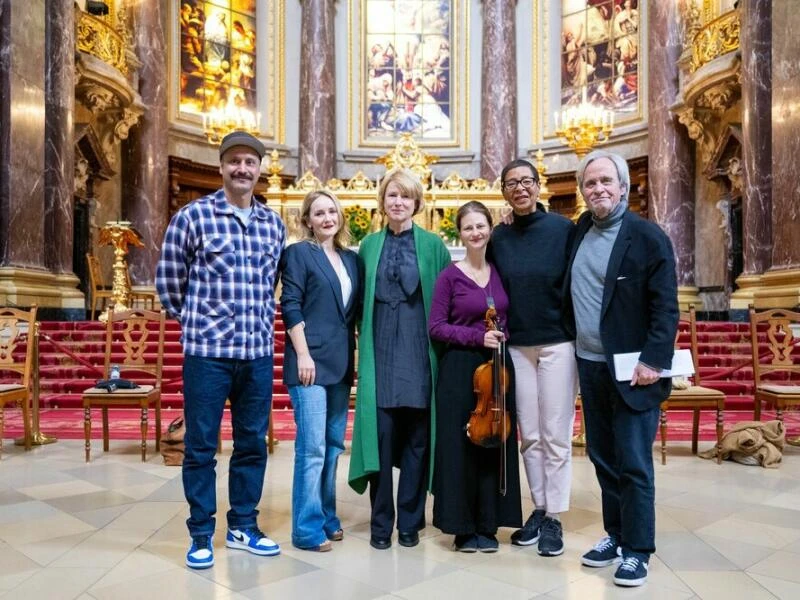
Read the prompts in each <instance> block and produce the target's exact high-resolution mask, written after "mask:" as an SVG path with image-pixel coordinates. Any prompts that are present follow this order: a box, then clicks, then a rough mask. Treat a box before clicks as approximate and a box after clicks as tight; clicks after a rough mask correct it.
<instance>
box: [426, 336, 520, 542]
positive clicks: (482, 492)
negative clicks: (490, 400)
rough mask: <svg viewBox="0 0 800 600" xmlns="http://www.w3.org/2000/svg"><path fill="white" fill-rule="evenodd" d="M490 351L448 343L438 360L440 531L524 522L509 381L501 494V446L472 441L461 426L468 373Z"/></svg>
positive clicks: (436, 507) (471, 404) (436, 518)
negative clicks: (508, 420)
mask: <svg viewBox="0 0 800 600" xmlns="http://www.w3.org/2000/svg"><path fill="white" fill-rule="evenodd" d="M490 356H491V352H490V351H489V350H486V349H483V348H466V347H458V346H451V347H450V348H449V349H448V350H447V351H445V353H444V355H443V356H442V359H441V361H440V362H439V377H438V382H437V385H436V462H435V464H436V468H435V469H434V478H433V494H434V504H433V524H434V526H436V527H438V528H439V529H441V530H442V531H443V532H444V533H450V534H455V535H463V534H472V533H484V534H485V533H495V532H496V531H497V528H498V527H520V526H521V525H522V507H521V499H520V489H519V463H518V460H519V451H518V446H517V418H516V414H517V412H516V405H515V404H514V393H513V385H511V386H509V393H508V394H507V397H506V402H507V408H508V412H509V415H510V417H511V435H509V437H508V440H507V442H506V485H507V491H506V495H505V496H501V495H500V494H499V492H498V489H499V482H500V481H499V477H498V475H499V470H500V449H499V448H481V447H479V446H476V445H475V444H473V443H472V442H471V441H469V439H467V435H466V433H465V432H464V426H465V425H466V424H467V422H468V421H469V416H470V412H471V411H472V410H473V409H474V408H475V393H474V391H473V385H472V377H471V376H470V375H469V374H470V373H473V372H474V371H475V369H476V368H477V367H478V365H480V364H481V363H483V362H485V361H486V360H488V359H489V358H490ZM506 365H507V367H508V371H509V375H510V376H511V377H512V378H513V376H514V375H513V372H514V369H513V366H512V364H511V359H510V358H507V359H506ZM512 383H513V382H512Z"/></svg>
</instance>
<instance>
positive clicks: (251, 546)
mask: <svg viewBox="0 0 800 600" xmlns="http://www.w3.org/2000/svg"><path fill="white" fill-rule="evenodd" d="M225 545H226V546H227V547H228V548H233V549H234V550H247V551H248V552H250V553H251V554H258V555H259V556H275V555H276V554H280V552H281V548H280V546H278V544H276V543H275V542H273V541H272V540H271V539H269V538H268V537H267V536H266V535H264V533H263V532H262V531H261V530H260V529H259V528H258V527H247V528H245V529H228V535H227V536H226V538H225Z"/></svg>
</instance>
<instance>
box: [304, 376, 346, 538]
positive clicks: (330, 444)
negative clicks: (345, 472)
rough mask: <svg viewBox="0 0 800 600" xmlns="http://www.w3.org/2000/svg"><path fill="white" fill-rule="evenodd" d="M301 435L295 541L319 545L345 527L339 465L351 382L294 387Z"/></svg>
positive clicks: (342, 449)
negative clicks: (341, 519)
mask: <svg viewBox="0 0 800 600" xmlns="http://www.w3.org/2000/svg"><path fill="white" fill-rule="evenodd" d="M289 396H290V397H291V399H292V406H293V407H294V420H295V423H297V436H296V438H295V442H294V481H293V482H292V544H294V545H295V546H297V547H298V548H313V547H314V546H319V545H320V544H322V543H323V542H324V541H325V540H326V539H327V538H328V537H329V536H331V535H333V533H334V532H336V531H337V530H339V529H341V527H342V525H341V523H340V522H339V518H338V517H337V516H336V464H337V462H338V460H339V455H340V454H341V453H342V452H343V451H344V432H345V428H346V427H347V406H348V401H349V397H350V386H349V385H347V384H345V383H337V384H334V385H326V386H322V385H309V386H303V385H290V386H289Z"/></svg>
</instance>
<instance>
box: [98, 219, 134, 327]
mask: <svg viewBox="0 0 800 600" xmlns="http://www.w3.org/2000/svg"><path fill="white" fill-rule="evenodd" d="M97 241H98V243H99V244H100V245H101V246H114V264H113V266H112V270H113V273H114V275H113V282H112V287H111V293H112V297H111V302H110V303H109V306H108V308H106V310H105V311H104V312H103V314H101V315H100V320H101V321H103V322H104V323H105V322H106V321H107V320H108V313H109V311H110V310H112V308H113V310H114V312H120V311H123V310H128V308H129V306H128V302H129V301H130V298H131V287H130V284H129V283H128V262H127V260H126V256H127V255H128V247H129V246H136V247H137V248H144V243H143V242H142V236H141V235H140V234H139V232H138V231H136V229H135V228H134V227H133V226H132V225H131V222H130V221H109V222H108V223H106V224H105V226H104V227H103V228H102V229H100V236H99V238H98V240H97Z"/></svg>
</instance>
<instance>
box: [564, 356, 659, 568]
mask: <svg viewBox="0 0 800 600" xmlns="http://www.w3.org/2000/svg"><path fill="white" fill-rule="evenodd" d="M578 376H579V378H580V384H581V398H582V400H581V402H582V405H583V410H584V418H585V421H586V450H587V453H588V454H589V459H590V460H591V461H592V464H593V465H594V468H595V473H596V474H597V481H598V483H599V484H600V490H601V492H602V506H603V527H604V528H605V530H606V532H608V534H609V535H612V536H614V537H615V538H617V539H618V540H619V543H620V546H622V549H623V551H624V552H625V553H626V554H627V553H630V552H634V553H636V554H639V555H642V556H643V557H648V556H650V554H652V553H653V552H655V550H656V542H655V538H656V509H655V498H656V489H655V474H654V472H653V442H654V441H655V438H656V429H657V427H658V418H659V414H660V410H659V407H658V406H656V407H655V408H651V409H649V410H645V411H635V410H633V409H632V408H631V407H629V406H628V405H627V404H625V401H624V400H623V399H622V396H621V395H620V393H619V391H618V390H617V386H616V384H615V383H614V381H613V379H612V375H611V372H610V371H609V369H608V365H607V364H606V363H604V362H595V361H591V360H584V359H582V358H578ZM626 385H627V384H626Z"/></svg>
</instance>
